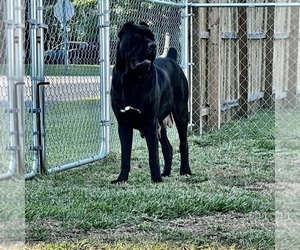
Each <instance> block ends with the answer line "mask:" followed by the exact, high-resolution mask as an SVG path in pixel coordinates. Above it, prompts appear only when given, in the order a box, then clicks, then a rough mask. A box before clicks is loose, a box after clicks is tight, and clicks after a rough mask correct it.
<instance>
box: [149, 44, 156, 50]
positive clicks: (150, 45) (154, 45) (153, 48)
mask: <svg viewBox="0 0 300 250" xmlns="http://www.w3.org/2000/svg"><path fill="white" fill-rule="evenodd" d="M148 48H149V49H151V50H152V51H154V50H156V43H155V42H150V43H149V44H148Z"/></svg>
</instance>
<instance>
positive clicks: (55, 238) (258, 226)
mask: <svg viewBox="0 0 300 250" xmlns="http://www.w3.org/2000/svg"><path fill="white" fill-rule="evenodd" d="M43 224H44V225H45V229H46V231H47V235H48V238H47V242H65V241H67V242H70V241H77V240H83V239H85V240H86V239H89V240H91V241H96V242H104V243H105V242H117V241H120V240H122V241H124V240H130V241H134V240H139V241H140V240H141V239H143V240H145V241H147V240H149V241H156V240H159V239H160V238H161V236H160V235H159V232H158V231H156V232H151V227H152V228H153V227H162V228H164V229H167V230H170V231H173V230H174V231H181V232H185V233H191V234H193V236H195V235H198V236H201V238H206V239H207V240H208V241H216V240H222V239H226V238H227V237H230V235H234V234H237V233H243V232H247V231H252V230H263V229H266V228H274V222H272V221H270V219H268V218H266V216H265V214H264V213H261V212H251V213H248V214H241V213H229V214H221V213H218V214H214V215H211V216H203V217H192V216H191V217H187V218H181V219H175V220H171V221H155V222H145V224H147V225H148V226H149V230H147V231H143V230H140V229H139V228H137V227H136V226H132V225H125V224H123V225H120V227H117V228H115V229H91V230H83V229H72V230H70V231H66V230H64V229H62V228H63V225H62V224H61V222H57V221H54V220H48V221H45V222H43ZM30 242H31V243H32V241H30V239H29V243H30Z"/></svg>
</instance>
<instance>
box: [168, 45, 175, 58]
mask: <svg viewBox="0 0 300 250" xmlns="http://www.w3.org/2000/svg"><path fill="white" fill-rule="evenodd" d="M167 57H169V58H172V59H173V60H175V61H177V49H175V48H174V47H170V48H169V50H168V53H167Z"/></svg>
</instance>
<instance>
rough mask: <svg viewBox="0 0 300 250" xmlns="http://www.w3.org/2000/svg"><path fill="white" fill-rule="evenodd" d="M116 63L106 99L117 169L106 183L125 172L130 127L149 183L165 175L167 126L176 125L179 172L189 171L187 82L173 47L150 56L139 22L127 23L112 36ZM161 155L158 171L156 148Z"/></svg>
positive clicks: (152, 50)
mask: <svg viewBox="0 0 300 250" xmlns="http://www.w3.org/2000/svg"><path fill="white" fill-rule="evenodd" d="M118 37H119V42H118V45H117V57H116V64H115V67H114V69H113V74H112V86H111V102H112V109H113V111H114V114H115V116H116V118H117V121H118V132H119V138H120V142H121V171H120V174H119V176H118V178H117V179H116V180H113V181H112V183H119V182H126V181H127V180H128V175H129V171H130V159H131V149H132V137H133V129H137V130H139V131H140V133H141V135H142V136H143V137H145V139H146V143H147V147H148V151H149V165H150V172H151V179H152V181H153V182H161V181H162V176H169V175H170V173H171V165H172V157H173V149H172V146H171V144H170V142H169V140H168V137H167V131H166V129H167V126H168V125H170V123H172V122H173V121H174V122H175V124H176V127H177V130H178V134H179V139H180V155H181V165H180V175H190V174H191V170H190V166H189V154H188V141H187V126H188V82H187V79H186V77H185V75H184V73H183V71H182V70H181V68H180V66H179V65H178V64H177V62H176V57H177V51H176V49H175V48H170V49H169V52H168V55H167V56H166V57H158V58H156V50H157V45H156V43H155V38H154V34H153V33H152V31H151V30H150V29H149V26H148V25H147V24H146V23H145V22H141V23H140V24H135V23H134V22H132V21H131V22H127V23H125V24H124V25H123V27H122V28H121V30H120V31H119V34H118ZM158 141H159V142H160V143H161V149H162V152H163V157H164V162H165V164H164V169H163V172H162V173H161V172H160V165H159V155H158V152H159V146H158Z"/></svg>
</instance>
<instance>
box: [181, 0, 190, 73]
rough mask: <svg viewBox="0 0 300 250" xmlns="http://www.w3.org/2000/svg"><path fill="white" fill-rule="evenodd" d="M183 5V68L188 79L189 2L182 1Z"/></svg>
mask: <svg viewBox="0 0 300 250" xmlns="http://www.w3.org/2000/svg"><path fill="white" fill-rule="evenodd" d="M182 3H183V4H185V7H184V8H183V9H182V10H181V20H182V24H181V27H182V32H181V44H182V46H181V67H182V69H183V72H184V74H185V76H186V77H187V78H188V31H189V26H188V25H189V22H188V2H187V0H182Z"/></svg>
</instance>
